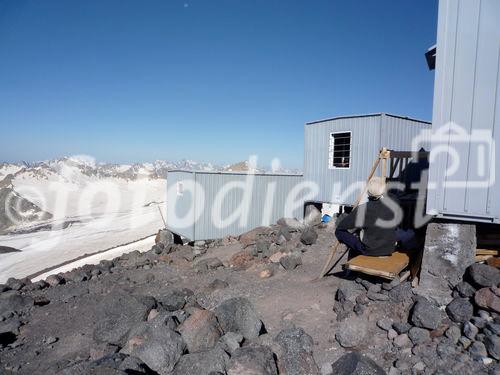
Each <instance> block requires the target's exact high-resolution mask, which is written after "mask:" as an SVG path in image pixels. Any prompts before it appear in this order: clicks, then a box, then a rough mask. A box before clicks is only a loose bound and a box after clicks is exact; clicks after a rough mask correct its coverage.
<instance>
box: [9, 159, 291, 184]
mask: <svg viewBox="0 0 500 375" xmlns="http://www.w3.org/2000/svg"><path fill="white" fill-rule="evenodd" d="M175 169H182V170H189V171H207V172H214V171H215V172H217V171H228V172H244V171H252V172H255V173H271V172H270V171H269V170H267V169H263V168H251V167H250V166H249V163H248V161H242V162H239V163H235V164H231V165H226V166H219V165H216V164H212V163H209V162H197V161H193V160H181V161H177V162H173V161H166V160H157V161H155V162H152V163H132V164H113V163H96V162H95V161H93V160H92V159H90V158H85V157H63V158H58V159H53V160H49V161H40V162H35V163H27V162H23V163H0V181H2V180H3V179H4V178H5V177H7V176H8V175H14V176H15V177H18V176H19V175H21V174H28V175H30V176H31V177H34V178H39V179H48V178H49V177H50V176H51V175H62V176H65V175H67V174H75V173H78V174H81V175H84V176H86V177H90V178H97V179H100V178H121V179H125V180H137V179H140V178H149V179H158V178H166V177H167V172H168V171H169V170H175ZM273 172H275V173H290V174H299V173H300V171H299V170H296V169H283V168H280V169H279V170H276V171H273Z"/></svg>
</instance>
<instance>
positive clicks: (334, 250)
mask: <svg viewBox="0 0 500 375" xmlns="http://www.w3.org/2000/svg"><path fill="white" fill-rule="evenodd" d="M384 150H385V151H386V152H388V151H387V150H386V149H382V151H381V152H380V155H379V157H378V158H377V160H376V161H375V163H373V167H372V169H371V171H370V174H369V175H368V178H367V179H366V182H365V186H364V188H363V191H362V192H361V194H359V196H358V199H357V200H356V202H355V203H354V206H353V209H354V208H356V207H358V206H359V204H360V203H361V199H363V196H364V195H365V193H366V190H367V188H368V182H370V180H371V179H372V177H373V175H374V174H375V172H376V171H377V168H378V166H379V164H380V160H381V159H382V155H383V152H384ZM384 160H386V161H387V159H386V156H385V155H384ZM339 246H340V242H339V241H338V240H337V241H336V242H335V244H334V245H333V246H332V250H331V252H330V256H329V257H328V259H327V261H326V263H325V265H324V266H323V269H322V270H321V272H320V274H319V276H318V277H317V278H316V279H314V280H313V281H315V280H319V279H321V278H323V277H324V276H325V275H326V274H327V273H328V272H330V271H331V269H332V268H331V267H330V265H331V263H332V260H333V258H334V257H335V254H336V253H337V249H338V248H339ZM344 254H345V253H344ZM342 256H344V255H342Z"/></svg>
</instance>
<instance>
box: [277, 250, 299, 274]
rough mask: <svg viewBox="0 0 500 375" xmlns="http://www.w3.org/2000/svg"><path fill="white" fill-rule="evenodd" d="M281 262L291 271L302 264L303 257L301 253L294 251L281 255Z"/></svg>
mask: <svg viewBox="0 0 500 375" xmlns="http://www.w3.org/2000/svg"><path fill="white" fill-rule="evenodd" d="M280 264H281V266H282V267H283V268H284V269H285V270H287V271H291V270H293V269H295V268H296V267H298V266H300V265H301V264H302V257H301V256H300V253H298V252H293V253H291V254H288V255H285V256H284V257H281V259H280Z"/></svg>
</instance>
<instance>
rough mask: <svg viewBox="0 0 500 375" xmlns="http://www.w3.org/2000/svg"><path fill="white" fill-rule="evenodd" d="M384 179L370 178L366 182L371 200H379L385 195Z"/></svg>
mask: <svg viewBox="0 0 500 375" xmlns="http://www.w3.org/2000/svg"><path fill="white" fill-rule="evenodd" d="M385 187H386V186H385V178H383V177H372V178H371V180H370V181H369V182H368V195H369V196H370V197H372V198H380V197H381V196H382V195H383V194H384V193H385Z"/></svg>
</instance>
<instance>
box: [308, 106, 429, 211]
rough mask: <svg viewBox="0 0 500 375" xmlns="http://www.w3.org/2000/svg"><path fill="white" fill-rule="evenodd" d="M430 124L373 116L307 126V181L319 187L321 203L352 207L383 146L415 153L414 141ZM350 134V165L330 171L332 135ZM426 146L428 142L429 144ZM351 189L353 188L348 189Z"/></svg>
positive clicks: (337, 119) (339, 119) (320, 122)
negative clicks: (358, 187)
mask: <svg viewBox="0 0 500 375" xmlns="http://www.w3.org/2000/svg"><path fill="white" fill-rule="evenodd" d="M429 128H430V123H427V122H422V121H417V120H412V119H407V118H402V117H398V116H393V115H385V114H374V115H365V116H353V117H339V118H335V119H330V120H324V121H319V122H313V123H309V124H306V125H305V131H304V132H305V145H304V152H305V155H304V179H305V180H306V181H312V182H314V183H316V184H317V185H318V186H319V193H318V195H317V197H316V198H315V200H316V201H319V202H330V203H334V204H341V205H351V204H353V202H354V201H355V199H356V197H357V195H358V194H359V190H358V189H354V187H355V185H353V184H355V183H359V186H362V185H363V183H364V181H365V180H366V178H367V177H368V174H369V173H370V170H371V168H372V165H373V163H374V162H375V160H376V158H377V156H378V152H379V150H380V149H381V148H382V147H387V148H389V149H392V150H397V151H418V150H412V149H411V145H412V140H413V138H414V137H415V136H416V135H418V134H419V133H420V132H421V131H422V130H424V129H429ZM338 131H351V132H352V135H351V136H352V138H351V145H352V147H351V166H350V168H349V169H338V168H337V169H330V168H329V166H328V162H329V159H328V156H329V155H328V153H329V139H330V134H331V133H334V132H338ZM426 144H427V143H426ZM349 187H351V188H349Z"/></svg>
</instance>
